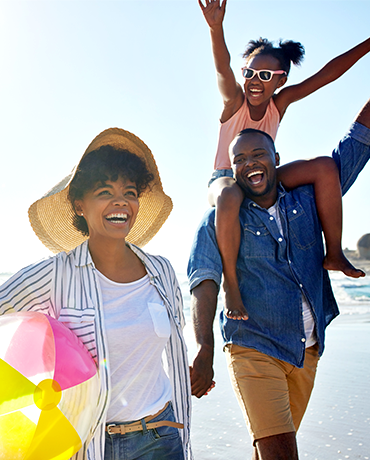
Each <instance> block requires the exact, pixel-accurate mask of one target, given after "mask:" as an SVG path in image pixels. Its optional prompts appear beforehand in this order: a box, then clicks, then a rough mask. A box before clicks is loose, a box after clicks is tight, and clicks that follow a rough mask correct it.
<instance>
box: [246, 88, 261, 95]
mask: <svg viewBox="0 0 370 460" xmlns="http://www.w3.org/2000/svg"><path fill="white" fill-rule="evenodd" d="M249 92H250V94H251V96H253V97H257V96H259V95H261V94H262V89H257V88H249Z"/></svg>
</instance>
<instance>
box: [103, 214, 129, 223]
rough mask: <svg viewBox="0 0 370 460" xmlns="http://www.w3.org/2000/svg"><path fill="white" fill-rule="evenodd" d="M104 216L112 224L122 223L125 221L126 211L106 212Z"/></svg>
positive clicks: (126, 217)
mask: <svg viewBox="0 0 370 460" xmlns="http://www.w3.org/2000/svg"><path fill="white" fill-rule="evenodd" d="M105 218H106V219H107V220H108V221H109V222H112V224H123V223H125V222H126V221H127V219H128V215H127V214H126V213H123V212H120V213H114V214H108V215H107V216H106V217H105Z"/></svg>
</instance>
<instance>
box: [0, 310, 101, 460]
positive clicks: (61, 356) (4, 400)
mask: <svg viewBox="0 0 370 460" xmlns="http://www.w3.org/2000/svg"><path fill="white" fill-rule="evenodd" d="M98 397H99V379H98V374H97V368H96V364H95V362H94V360H93V359H92V357H91V355H90V354H89V352H88V351H87V349H86V348H85V347H84V345H83V344H82V342H81V341H80V340H79V339H78V338H77V336H76V335H75V334H74V333H73V332H72V331H71V330H69V329H68V328H67V327H66V326H64V325H63V324H62V323H61V322H59V321H57V320H55V319H53V318H51V317H50V316H47V315H44V314H42V313H35V312H20V313H10V314H6V315H3V316H0V459H4V460H5V459H6V460H18V459H19V460H52V459H55V460H64V459H69V458H70V457H71V456H72V455H73V454H75V453H76V452H77V451H78V450H79V449H80V448H81V447H82V444H83V442H84V441H85V440H86V439H87V436H88V434H89V431H90V429H91V426H92V424H93V422H94V419H95V416H96V410H97V400H98Z"/></svg>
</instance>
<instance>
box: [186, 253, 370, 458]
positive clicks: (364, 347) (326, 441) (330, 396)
mask: <svg viewBox="0 0 370 460" xmlns="http://www.w3.org/2000/svg"><path fill="white" fill-rule="evenodd" d="M346 252H347V251H346ZM347 257H349V258H350V259H351V261H352V263H353V264H354V265H355V266H356V267H359V268H362V269H363V270H365V272H366V273H367V276H370V261H369V260H360V259H358V258H357V257H356V253H355V251H348V252H347ZM368 307H369V306H368V305H367V306H366V307H365V306H364V308H363V313H362V312H361V310H362V309H361V307H360V308H359V309H357V310H356V314H350V313H349V312H350V311H351V307H349V306H347V305H344V304H342V305H341V304H339V308H340V311H341V315H339V317H337V318H336V319H335V320H334V321H333V322H332V323H331V324H330V325H329V327H328V328H327V330H326V347H325V351H324V354H323V356H322V358H321V359H320V362H319V366H318V371H317V376H316V382H315V387H314V390H313V392H312V396H311V399H310V402H309V405H308V408H307V411H306V414H305V416H304V418H303V422H302V424H301V427H300V429H299V432H298V434H297V440H298V451H299V457H300V459H304V460H346V459H349V460H355V459H356V460H357V459H361V460H369V459H370V436H369V435H370V383H369V382H370V313H369V308H368ZM214 331H215V348H216V350H215V366H214V369H215V377H214V379H215V381H216V387H215V388H214V389H213V390H212V391H211V392H210V394H209V395H208V396H205V397H203V398H201V399H196V398H194V397H193V419H192V448H193V453H194V457H195V460H211V459H217V460H221V459H225V458H230V459H232V460H248V459H250V458H251V453H252V448H251V442H250V438H249V434H248V431H247V428H246V426H245V422H244V419H243V416H242V413H241V410H240V408H239V406H238V403H237V401H236V397H235V395H234V393H233V390H232V388H231V384H230V380H229V375H228V372H227V369H226V360H225V356H224V353H223V351H222V339H221V334H220V330H219V326H218V321H217V320H216V321H215V326H214ZM185 332H186V338H187V343H188V348H189V357H190V361H192V358H193V356H194V355H195V353H196V347H195V341H194V336H193V331H192V326H191V324H188V325H187V326H186V331H185Z"/></svg>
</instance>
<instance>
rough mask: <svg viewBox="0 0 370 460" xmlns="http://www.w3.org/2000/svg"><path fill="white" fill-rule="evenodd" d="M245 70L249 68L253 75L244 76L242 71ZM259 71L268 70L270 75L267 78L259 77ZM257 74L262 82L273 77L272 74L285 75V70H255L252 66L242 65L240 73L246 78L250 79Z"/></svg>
mask: <svg viewBox="0 0 370 460" xmlns="http://www.w3.org/2000/svg"><path fill="white" fill-rule="evenodd" d="M245 70H251V71H252V72H253V75H252V76H251V77H249V78H247V77H245V76H244V71H245ZM261 72H270V73H271V77H270V78H269V79H268V80H263V79H262V78H261V77H260V73H261ZM256 74H257V76H258V78H259V79H260V80H261V81H263V82H268V81H271V80H272V79H273V77H274V75H284V76H286V75H287V73H286V72H285V70H269V69H261V70H255V69H252V67H242V75H243V77H244V78H245V79H246V80H252V78H254V76H255V75H256Z"/></svg>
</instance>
